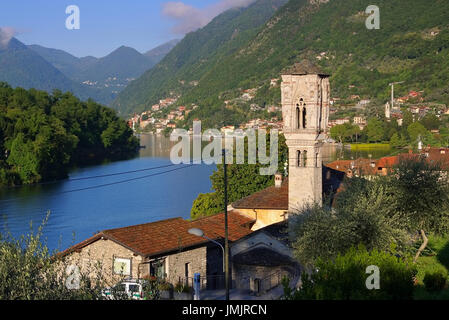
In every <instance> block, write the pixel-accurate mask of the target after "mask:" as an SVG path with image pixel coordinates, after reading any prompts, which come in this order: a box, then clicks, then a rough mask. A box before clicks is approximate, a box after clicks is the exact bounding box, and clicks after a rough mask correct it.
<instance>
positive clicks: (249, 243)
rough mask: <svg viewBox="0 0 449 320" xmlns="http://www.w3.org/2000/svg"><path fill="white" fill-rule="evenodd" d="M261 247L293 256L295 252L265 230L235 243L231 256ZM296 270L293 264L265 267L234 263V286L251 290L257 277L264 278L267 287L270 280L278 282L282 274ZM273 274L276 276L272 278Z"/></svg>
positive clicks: (273, 282) (274, 282)
mask: <svg viewBox="0 0 449 320" xmlns="http://www.w3.org/2000/svg"><path fill="white" fill-rule="evenodd" d="M259 247H267V248H269V249H270V250H273V251H275V252H278V253H280V254H283V255H285V256H289V257H291V258H293V252H292V251H291V250H290V249H289V248H288V247H287V246H286V245H285V244H284V243H282V242H281V241H279V240H277V239H275V238H273V237H271V236H270V235H268V234H266V233H264V232H259V233H256V234H254V235H252V236H250V237H247V238H244V239H242V240H240V241H237V242H236V243H234V244H233V245H232V247H231V257H234V256H236V255H238V254H240V253H244V252H247V251H251V250H253V249H256V248H259ZM231 260H232V258H231ZM294 272H295V270H294V268H292V267H291V266H276V267H265V266H246V265H239V264H233V265H232V279H233V281H232V287H233V288H235V289H240V290H251V288H252V284H251V281H252V282H254V280H255V279H260V280H264V281H265V282H264V283H263V285H264V286H265V287H266V286H267V285H269V283H270V281H271V283H272V284H276V281H278V280H279V279H278V278H279V277H282V275H288V274H293V273H294ZM271 275H275V276H274V277H273V278H270V276H271ZM267 277H269V278H267Z"/></svg>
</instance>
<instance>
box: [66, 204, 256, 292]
mask: <svg viewBox="0 0 449 320" xmlns="http://www.w3.org/2000/svg"><path fill="white" fill-rule="evenodd" d="M253 223H254V221H253V220H252V219H251V218H247V217H245V216H242V215H240V214H237V213H235V212H230V213H229V240H230V242H231V243H232V242H234V241H237V240H239V239H241V238H242V237H244V236H246V235H248V234H250V233H251V232H252V231H251V227H252V224H253ZM223 226H224V214H218V215H214V216H211V217H207V218H203V219H199V220H196V221H187V220H184V219H182V218H175V219H168V220H163V221H158V222H153V223H148V224H142V225H136V226H131V227H125V228H118V229H112V230H105V231H102V232H99V233H97V234H95V235H94V236H93V237H91V238H89V239H87V240H85V241H83V242H81V243H79V244H77V245H75V246H73V247H71V248H69V249H67V250H66V251H64V252H62V253H61V254H60V256H62V257H64V258H66V259H68V261H69V262H70V263H72V264H75V265H77V266H78V267H79V268H80V269H81V270H82V271H84V272H92V269H90V270H88V267H89V266H93V265H96V264H98V263H99V264H101V270H100V271H101V272H102V275H103V276H104V278H105V279H106V280H107V282H108V283H110V284H111V285H113V284H115V283H117V282H119V281H120V280H122V279H123V278H129V279H142V278H146V277H158V278H162V279H165V280H166V281H167V282H169V283H171V284H173V285H176V284H177V283H179V282H181V283H187V284H189V285H191V283H192V282H191V279H192V278H193V276H194V274H195V273H200V274H201V277H202V278H206V279H207V278H208V277H212V276H222V275H223V255H222V251H221V248H220V247H218V246H217V245H215V244H213V243H211V242H210V241H209V240H207V239H205V238H199V237H196V236H194V235H191V234H189V232H188V230H189V229H192V228H199V229H201V230H203V231H204V233H205V235H206V236H207V237H208V238H210V239H213V240H215V241H218V242H222V241H223V239H224V228H223ZM94 272H95V270H94Z"/></svg>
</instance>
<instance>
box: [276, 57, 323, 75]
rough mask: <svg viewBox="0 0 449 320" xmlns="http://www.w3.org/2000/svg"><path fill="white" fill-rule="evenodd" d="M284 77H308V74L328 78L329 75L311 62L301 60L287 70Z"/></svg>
mask: <svg viewBox="0 0 449 320" xmlns="http://www.w3.org/2000/svg"><path fill="white" fill-rule="evenodd" d="M283 74H284V75H300V76H303V75H307V74H317V75H320V76H326V77H328V76H329V75H328V74H327V73H325V72H323V71H322V70H321V69H320V68H319V67H318V66H316V65H315V64H313V63H312V62H311V61H309V60H306V59H304V60H301V62H297V63H295V64H294V65H293V66H292V67H290V68H289V69H287V70H286V71H285V72H284V73H283Z"/></svg>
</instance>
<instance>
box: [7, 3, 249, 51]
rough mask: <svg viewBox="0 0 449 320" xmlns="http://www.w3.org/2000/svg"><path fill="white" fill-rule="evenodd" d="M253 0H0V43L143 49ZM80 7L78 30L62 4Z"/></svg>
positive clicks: (80, 48)
mask: <svg viewBox="0 0 449 320" xmlns="http://www.w3.org/2000/svg"><path fill="white" fill-rule="evenodd" d="M254 1H255V0H183V1H167V0H70V1H66V0H2V1H1V3H0V43H4V42H5V41H8V39H9V38H10V37H11V36H15V37H16V38H17V39H19V40H20V41H22V42H23V43H25V44H39V45H42V46H44V47H48V48H55V49H61V50H64V51H67V52H69V53H71V54H73V55H74V56H77V57H84V56H95V57H103V56H105V55H107V54H109V53H110V52H112V51H113V50H115V49H117V48H118V47H120V46H122V45H125V46H129V47H132V48H134V49H136V50H138V51H140V52H142V53H143V52H146V51H148V50H150V49H152V48H154V47H156V46H158V45H161V44H163V43H165V42H167V41H169V40H172V39H181V38H182V37H183V36H184V35H185V34H186V33H188V32H190V31H194V30H196V29H198V28H200V27H203V26H204V25H206V24H207V23H208V22H210V20H211V19H213V18H214V17H215V16H217V15H218V14H220V13H221V12H223V11H225V10H227V9H230V8H232V7H242V6H247V5H248V4H250V3H252V2H254ZM70 5H76V6H78V8H79V10H80V29H79V30H68V29H67V28H66V20H67V18H68V17H69V14H66V8H67V7H68V6H70Z"/></svg>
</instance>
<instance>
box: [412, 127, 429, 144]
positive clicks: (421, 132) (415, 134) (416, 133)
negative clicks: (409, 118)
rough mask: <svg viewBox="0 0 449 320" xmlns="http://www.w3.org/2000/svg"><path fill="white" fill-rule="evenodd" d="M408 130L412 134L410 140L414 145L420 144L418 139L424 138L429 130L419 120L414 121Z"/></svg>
mask: <svg viewBox="0 0 449 320" xmlns="http://www.w3.org/2000/svg"><path fill="white" fill-rule="evenodd" d="M407 132H408V134H409V136H410V142H411V143H412V144H413V145H417V144H418V140H419V139H420V138H421V139H422V138H423V137H424V136H426V135H427V133H428V131H427V129H426V128H425V127H424V126H423V125H422V124H421V123H419V122H414V123H412V124H411V125H409V126H408V128H407Z"/></svg>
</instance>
